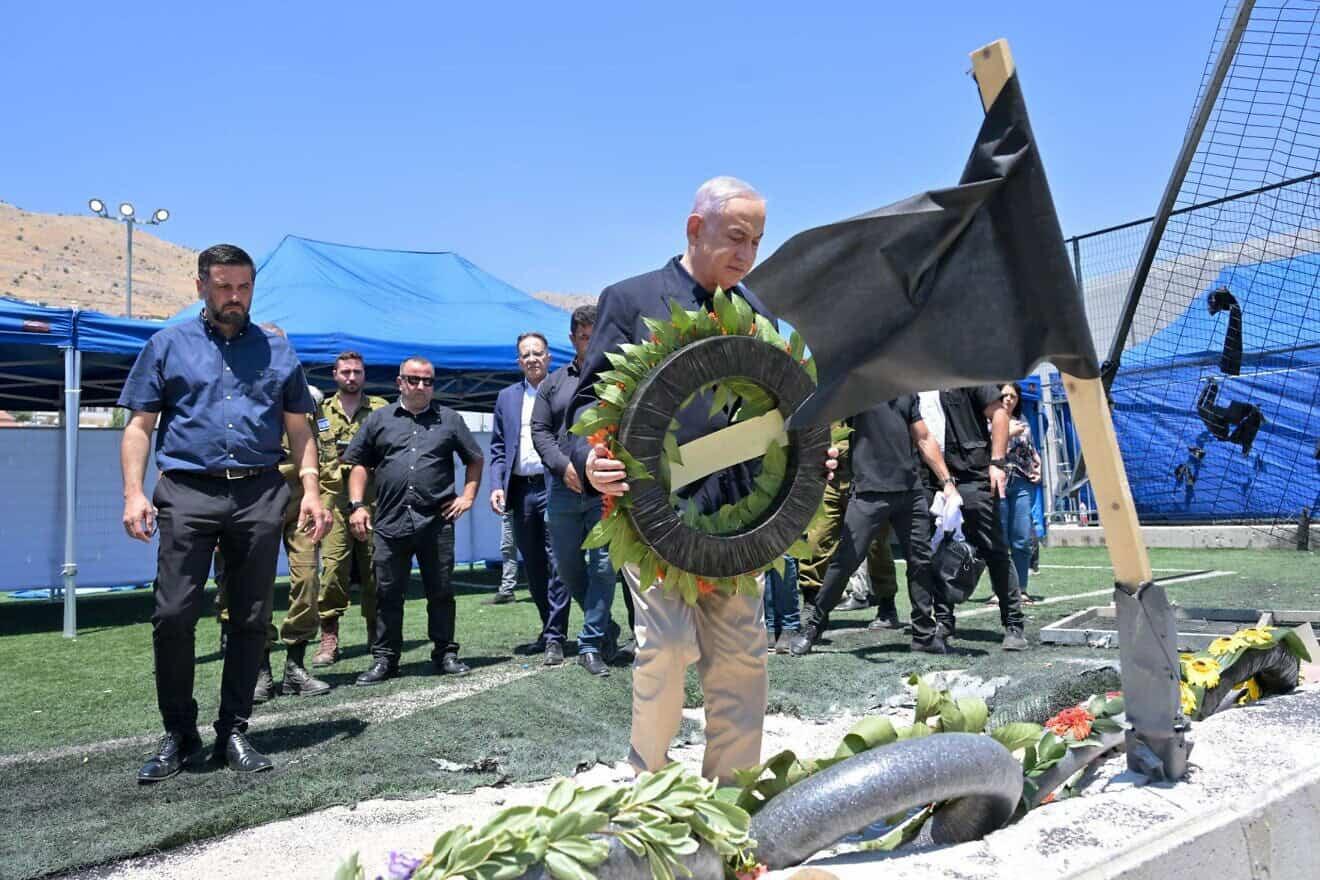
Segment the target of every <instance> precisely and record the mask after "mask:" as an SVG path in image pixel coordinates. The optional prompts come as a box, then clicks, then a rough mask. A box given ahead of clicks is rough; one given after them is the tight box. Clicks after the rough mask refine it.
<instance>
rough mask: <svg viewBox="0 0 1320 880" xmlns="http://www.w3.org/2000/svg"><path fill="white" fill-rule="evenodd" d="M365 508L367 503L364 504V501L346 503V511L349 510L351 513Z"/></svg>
mask: <svg viewBox="0 0 1320 880" xmlns="http://www.w3.org/2000/svg"><path fill="white" fill-rule="evenodd" d="M366 506H367V502H365V501H350V502H348V509H349V510H351V511H355V512H356V511H359V510H361V509H362V508H364V507H366Z"/></svg>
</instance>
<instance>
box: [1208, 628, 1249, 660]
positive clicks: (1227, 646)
mask: <svg viewBox="0 0 1320 880" xmlns="http://www.w3.org/2000/svg"><path fill="white" fill-rule="evenodd" d="M1246 647H1249V645H1248V644H1247V640H1246V639H1244V638H1242V636H1241V634H1234V635H1231V636H1220V637H1219V638H1217V639H1215V640H1214V641H1213V642H1211V643H1210V647H1209V649H1208V650H1209V651H1210V654H1211V655H1212V656H1214V657H1223V656H1224V655H1225V654H1233V653H1236V652H1237V651H1241V650H1242V649H1243V648H1246Z"/></svg>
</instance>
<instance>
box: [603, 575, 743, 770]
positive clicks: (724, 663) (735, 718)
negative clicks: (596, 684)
mask: <svg viewBox="0 0 1320 880" xmlns="http://www.w3.org/2000/svg"><path fill="white" fill-rule="evenodd" d="M639 575H640V573H639V572H638V570H637V566H635V565H628V566H625V567H624V568H623V578H624V582H625V583H626V584H627V585H628V589H629V590H631V591H632V594H633V606H634V608H635V610H636V626H635V632H636V636H637V659H636V661H635V662H634V664H633V712H632V752H631V754H630V755H629V757H628V760H629V762H630V763H631V764H632V765H633V766H634V767H637V768H639V769H642V770H653V771H654V770H659V769H660V768H661V767H663V766H664V765H665V764H667V763H668V761H669V759H668V757H667V755H666V752H667V750H668V749H669V743H670V740H672V739H673V738H674V737H675V736H676V735H677V734H678V728H679V724H680V723H681V722H682V720H683V690H684V682H685V679H686V677H687V668H688V666H689V665H691V664H693V663H696V664H697V672H698V673H699V674H700V676H701V690H702V693H703V694H704V698H705V708H706V754H705V757H704V759H703V761H702V764H701V773H702V775H703V776H705V777H706V778H707V779H718V780H720V781H721V782H729V781H731V780H732V778H733V771H734V770H740V769H743V768H746V767H753V766H755V765H757V764H759V763H760V762H761V729H762V727H763V726H764V724H765V707H766V698H767V691H768V689H769V683H768V679H767V677H766V639H765V608H764V603H763V600H762V595H761V594H762V593H763V592H764V590H765V578H764V577H761V578H757V586H758V587H759V589H758V592H757V595H756V596H707V597H703V598H702V600H701V601H700V602H699V603H698V604H697V605H696V606H695V607H694V606H691V605H688V604H687V603H685V602H684V601H683V600H682V599H681V598H678V597H677V596H671V595H669V594H667V593H665V592H664V591H663V590H661V589H660V588H659V587H652V588H650V589H646V590H642V589H641V588H640V587H639V584H638V577H639Z"/></svg>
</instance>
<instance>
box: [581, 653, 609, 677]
mask: <svg viewBox="0 0 1320 880" xmlns="http://www.w3.org/2000/svg"><path fill="white" fill-rule="evenodd" d="M578 665H579V666H581V667H582V668H583V669H585V670H587V672H590V673H591V674H592V675H596V676H600V677H601V678H604V677H605V676H607V675H609V674H610V668H609V667H608V666H606V665H605V661H604V660H603V659H602V658H601V656H600V654H598V653H596V652H595V651H592V652H591V653H589V654H578Z"/></svg>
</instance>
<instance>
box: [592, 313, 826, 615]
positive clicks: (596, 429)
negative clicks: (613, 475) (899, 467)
mask: <svg viewBox="0 0 1320 880" xmlns="http://www.w3.org/2000/svg"><path fill="white" fill-rule="evenodd" d="M669 310H670V311H669V320H667V321H664V320H657V319H655V318H643V319H642V320H643V321H644V322H645V324H646V327H647V329H648V330H650V331H651V336H650V338H649V339H647V340H646V341H645V342H641V343H636V344H633V343H626V344H624V345H621V346H620V347H619V348H620V350H619V351H617V352H607V353H606V355H605V357H606V358H608V359H609V362H610V366H611V369H609V370H607V371H605V372H603V373H601V374H600V376H599V377H598V378H597V381H596V383H595V385H594V386H593V387H594V390H595V392H596V397H597V404H596V406H594V407H591V408H590V409H588V410H586V411H585V412H583V413H582V414H581V415H580V416H579V417H578V419H577V421H576V422H575V423H574V425H573V427H572V428H570V431H572V433H574V434H576V435H578V436H580V437H586V438H587V442H589V443H590V444H591V445H592V446H604V447H605V449H606V455H607V456H608V457H609V458H612V459H617V460H619V461H622V462H623V463H624V466H625V468H626V473H627V479H629V480H631V481H642V480H654V479H657V478H659V479H660V480H662V481H663V482H662V485H663V486H665V487H666V488H667V487H668V486H669V485H670V482H669V470H670V468H671V467H672V466H673V465H682V463H683V460H682V457H681V455H680V452H679V448H678V441H677V439H676V434H675V431H676V429H677V427H678V423H677V420H676V419H671V421H670V423H669V431H668V433H667V434H666V436H665V440H664V455H662V456H661V458H660V469H661V471H662V473H660V474H659V475H656V474H652V473H651V472H650V471H648V470H647V468H646V467H645V466H644V465H643V464H642V463H641V462H639V461H638V460H637V459H636V458H634V457H633V456H632V455H630V454H629V452H628V450H627V449H625V448H624V446H623V443H622V442H620V440H619V436H618V435H619V425H620V421H621V420H622V418H623V414H624V412H625V411H626V410H627V408H628V405H629V404H630V403H631V401H632V399H633V397H634V394H635V392H636V391H637V387H638V385H639V384H640V383H641V382H642V380H643V379H645V378H646V377H647V376H648V375H649V374H650V373H651V371H652V370H654V369H655V368H656V367H657V366H659V365H660V363H661V362H662V361H664V360H665V359H666V358H667V357H669V356H670V355H672V354H674V353H675V352H677V351H679V350H680V349H682V348H684V347H686V346H688V345H691V344H692V343H694V342H698V341H700V340H702V339H709V338H712V337H716V336H751V337H755V338H757V339H759V340H761V341H762V342H765V343H767V344H768V345H772V346H774V347H775V348H777V349H781V350H783V351H785V352H787V353H788V354H789V355H790V356H791V357H793V358H794V359H795V360H796V361H797V362H798V363H799V364H800V365H801V366H802V368H803V369H804V370H805V371H806V372H807V375H808V376H810V377H811V381H812V382H813V383H814V382H815V381H816V365H815V363H814V361H813V360H812V358H811V356H810V355H809V354H808V353H807V351H806V345H805V343H804V342H803V340H802V337H801V336H799V335H798V333H797V332H796V331H794V332H793V333H792V334H791V335H790V336H789V337H788V339H785V338H784V337H783V336H781V335H780V334H779V332H778V331H777V330H776V329H775V327H774V325H773V323H772V322H771V321H770V320H768V319H766V318H763V317H760V316H758V315H756V313H755V312H753V311H752V307H751V306H750V305H748V303H747V301H746V300H745V299H743V298H742V297H741V296H738V295H733V296H730V295H728V294H726V293H725V292H724V291H722V290H716V291H715V296H714V298H713V300H712V309H711V311H706V310H703V309H697V310H691V311H689V310H685V309H683V308H681V307H680V306H679V305H678V304H677V303H675V302H673V301H672V300H671V301H670V304H669ZM706 392H711V396H712V400H711V405H710V412H711V415H714V414H715V413H717V412H719V411H720V410H725V409H727V410H730V411H731V412H732V418H731V420H730V424H737V423H739V422H745V421H747V420H749V419H752V418H756V417H759V416H762V415H765V414H766V413H768V412H771V411H772V410H774V409H776V408H777V406H778V401H777V400H776V399H775V398H774V396H773V395H772V394H771V393H770V392H768V391H766V390H765V389H764V388H762V387H761V386H760V385H758V384H756V383H754V382H751V381H749V380H747V379H744V378H741V377H737V376H732V377H729V378H727V379H724V380H721V381H719V382H716V383H713V384H712V385H707V386H705V387H703V388H701V389H699V390H698V391H697V392H696V394H694V395H693V396H694V397H695V396H696V395H697V394H702V393H706ZM690 402H691V401H690V399H689V403H690ZM844 434H846V429H842V431H836V432H835V433H834V434H833V435H832V437H831V439H832V440H836V441H837V440H839V439H841V438H842V436H843V435H844ZM787 465H788V453H787V452H786V451H785V449H784V447H783V446H781V445H780V444H779V443H776V442H772V443H771V444H770V446H769V448H768V449H767V450H766V452H765V454H764V456H763V457H762V458H761V472H760V475H759V476H758V477H757V478H756V481H755V487H754V489H753V491H751V492H750V493H749V494H748V495H747V496H746V497H744V498H742V499H741V500H740V501H738V503H737V504H727V505H725V506H723V507H721V508H720V509H719V510H717V511H715V512H714V513H711V514H700V513H698V512H697V511H696V510H695V509H694V508H692V507H691V506H688V507H687V508H686V509H685V510H684V511H683V513H682V515H681V517H680V518H681V519H682V521H683V522H684V524H686V525H688V526H689V527H691V528H693V529H696V530H698V531H702V532H705V533H706V534H712V535H730V534H738V533H740V532H742V531H744V530H746V529H748V528H750V527H752V526H754V525H755V524H756V523H757V521H758V519H759V518H760V517H761V516H762V514H764V513H765V512H766V511H767V510H768V509H769V508H770V506H771V505H772V504H773V503H774V500H775V498H776V495H777V494H778V492H779V490H780V487H781V485H782V484H783V481H784V478H785V472H786V469H787ZM670 501H671V503H673V504H675V506H678V503H679V499H678V498H677V496H676V495H673V494H672V493H671V495H670ZM631 503H632V501H631V498H630V496H629V495H628V494H624V495H621V496H617V497H616V496H609V495H607V496H604V504H603V507H602V509H601V519H600V522H599V523H597V524H596V525H595V527H593V528H592V530H591V532H590V533H589V534H588V535H587V537H586V540H585V541H583V543H582V547H583V549H587V550H589V549H592V548H595V547H605V546H608V547H609V554H610V559H611V561H612V562H613V564H614V566H615V568H621V567H622V566H624V565H626V564H628V563H632V564H634V565H636V566H637V567H638V570H639V573H640V577H639V580H640V582H641V583H643V584H653V583H655V582H656V581H660V582H661V583H662V585H663V588H664V590H665V591H666V592H669V593H672V594H677V595H679V596H681V597H682V598H683V600H684V601H685V602H687V603H688V604H690V605H692V604H696V603H697V601H698V600H700V598H701V597H702V596H705V595H710V594H714V593H719V594H722V595H732V594H734V593H739V592H741V593H743V594H745V595H756V592H757V587H756V578H757V576H758V575H760V574H762V573H763V572H766V571H768V570H770V569H774V570H775V571H777V572H778V573H779V574H780V575H782V574H783V571H784V560H783V557H782V556H781V557H780V558H778V559H776V560H775V561H774V562H772V563H771V564H769V565H766V566H763V567H761V568H759V569H755V570H753V571H749V572H743V573H742V574H739V575H737V576H735V577H725V578H704V577H700V576H698V575H697V574H695V573H693V572H691V571H686V570H684V569H682V568H680V567H678V566H676V565H674V564H672V563H671V562H668V561H666V560H664V559H662V558H661V557H660V556H659V554H657V553H656V552H655V551H654V550H652V549H651V548H650V547H649V546H647V544H646V543H645V542H644V541H643V540H642V539H641V537H640V536H639V535H638V533H637V529H636V527H635V526H634V524H633V522H632V520H631V518H630V517H629V516H628V515H627V511H628V508H629V507H630V505H631ZM821 516H823V505H822V507H821V508H819V509H818V510H817V511H816V514H815V517H813V519H812V525H814V524H815V523H816V520H817V518H819V517H821ZM808 528H810V526H808ZM804 531H805V530H804ZM810 549H811V548H810V545H809V544H807V543H806V541H805V540H802V539H799V540H798V541H797V542H795V543H794V544H793V545H792V546H790V547H789V548H787V550H786V551H785V552H786V553H787V554H789V555H792V556H800V555H806V554H808V553H809V552H810Z"/></svg>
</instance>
